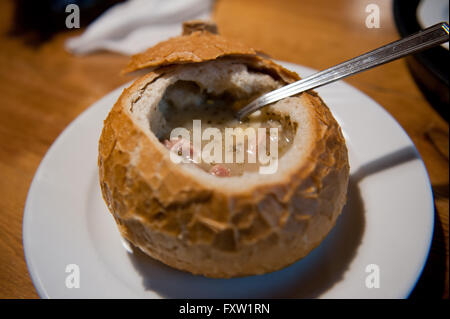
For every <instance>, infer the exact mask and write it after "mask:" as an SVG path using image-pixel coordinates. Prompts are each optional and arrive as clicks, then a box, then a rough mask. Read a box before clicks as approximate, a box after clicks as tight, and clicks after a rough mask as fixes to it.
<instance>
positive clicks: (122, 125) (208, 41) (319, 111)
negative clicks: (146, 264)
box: [98, 22, 349, 278]
mask: <svg viewBox="0 0 450 319" xmlns="http://www.w3.org/2000/svg"><path fill="white" fill-rule="evenodd" d="M214 30H215V29H214V28H210V27H208V26H206V27H205V25H204V24H202V23H199V22H195V23H187V24H185V32H184V34H183V35H182V36H179V37H175V38H172V39H169V40H167V41H165V42H162V43H159V44H158V45H156V46H155V47H153V48H150V49H148V50H147V51H146V52H143V53H141V54H138V55H136V56H133V58H132V59H131V62H130V64H129V65H128V67H127V68H126V71H127V72H131V71H137V70H141V71H144V72H145V74H143V75H142V76H140V77H139V78H138V79H137V80H136V81H135V82H134V83H133V84H132V85H131V86H130V87H128V88H127V89H125V90H124V91H123V93H122V95H121V96H120V97H119V99H118V101H117V102H116V103H115V105H114V106H113V108H112V110H111V111H110V113H109V114H108V116H107V118H106V120H105V121H104V127H103V130H102V134H101V137H100V141H99V157H98V166H99V178H100V186H101V190H102V194H103V198H104V200H105V202H106V204H107V206H108V208H109V211H110V212H111V214H112V215H113V217H114V219H115V220H116V223H117V226H118V229H119V231H120V233H121V234H122V236H123V237H124V238H126V239H127V240H128V241H130V242H131V243H132V244H133V245H134V246H136V247H138V248H140V249H141V250H142V251H143V252H144V253H146V254H148V255H149V256H151V257H153V258H155V259H157V260H159V261H161V262H163V263H165V264H167V265H169V266H171V267H174V268H176V269H179V270H183V271H188V272H190V273H193V274H199V275H204V276H207V277H214V278H230V277H238V276H248V275H256V274H264V273H268V272H272V271H275V270H279V269H282V268H284V267H286V266H288V265H290V264H292V263H294V262H296V261H297V260H299V259H301V258H303V257H305V256H306V255H307V254H308V253H309V252H310V251H311V250H312V249H314V248H315V247H317V246H318V245H319V244H320V242H321V241H322V240H323V239H324V238H325V237H326V235H327V234H328V233H329V231H330V230H331V229H332V228H333V226H334V225H335V223H336V220H337V218H338V216H339V214H340V213H341V211H342V208H343V206H344V204H345V202H346V196H347V186H348V178H349V163H348V156H347V148H346V144H345V140H344V138H343V135H342V132H341V129H340V127H339V125H338V123H337V122H336V120H335V119H334V118H333V116H332V114H331V112H330V111H329V109H328V107H327V106H326V105H325V104H324V102H323V101H322V100H321V98H320V97H319V96H318V95H317V94H316V93H315V92H313V91H309V92H305V93H302V94H299V95H297V96H294V97H290V98H286V99H283V100H281V101H279V102H277V103H275V104H273V105H271V106H268V107H266V108H265V109H264V111H263V115H264V119H270V120H276V121H278V123H281V126H282V129H283V130H288V131H289V130H290V132H291V133H292V134H291V139H290V144H289V145H287V147H286V148H285V149H284V152H283V154H282V156H280V157H279V159H278V165H277V169H276V172H275V173H273V174H260V172H259V171H255V170H253V171H252V170H249V171H246V170H245V169H244V170H243V171H239V172H238V173H237V174H236V175H232V176H227V177H221V176H220V174H218V175H214V174H211V173H210V172H208V171H206V170H205V169H202V168H201V167H199V165H196V164H185V163H175V162H174V161H173V160H172V158H171V154H172V152H171V151H170V150H169V149H168V148H167V147H166V146H167V145H166V146H165V145H164V144H163V143H162V137H163V136H164V135H165V134H167V130H168V127H167V123H168V122H170V121H169V120H168V119H167V114H168V113H167V112H166V113H165V111H164V108H163V107H162V105H166V104H167V103H166V102H167V101H169V102H170V104H171V105H172V107H173V108H172V109H171V111H170V112H171V113H173V114H175V113H176V112H183V110H184V109H183V107H184V106H183V107H178V105H175V104H177V103H178V104H183V103H184V104H186V103H188V104H189V103H190V104H193V105H194V106H190V107H194V108H195V107H196V106H198V105H200V104H204V101H207V100H208V99H216V100H215V101H217V100H220V99H222V98H224V96H226V98H227V99H229V100H227V101H228V102H230V101H231V102H230V103H225V106H223V107H225V108H227V107H228V108H229V111H230V112H231V111H234V110H231V108H233V107H234V108H239V107H240V106H243V103H241V102H242V101H247V100H249V99H251V98H252V97H254V96H257V95H259V94H262V93H264V92H266V91H270V90H272V89H274V88H277V87H279V86H282V85H285V84H287V83H291V82H293V81H296V80H298V79H299V77H298V75H297V74H295V73H294V72H291V71H289V70H286V69H284V68H283V67H281V66H279V65H277V64H276V63H274V62H272V61H271V60H269V59H267V58H265V57H262V56H260V55H259V54H258V53H257V52H256V50H254V49H252V48H248V47H246V46H244V45H242V44H239V43H237V42H234V41H231V40H228V39H226V38H224V37H222V36H220V35H218V34H214V33H213V32H214ZM177 96H178V98H177ZM180 97H181V98H180ZM192 101H200V102H198V103H194V102H192ZM191 102H192V103H191ZM214 103H215V102H214ZM214 103H213V104H214ZM214 105H215V104H214Z"/></svg>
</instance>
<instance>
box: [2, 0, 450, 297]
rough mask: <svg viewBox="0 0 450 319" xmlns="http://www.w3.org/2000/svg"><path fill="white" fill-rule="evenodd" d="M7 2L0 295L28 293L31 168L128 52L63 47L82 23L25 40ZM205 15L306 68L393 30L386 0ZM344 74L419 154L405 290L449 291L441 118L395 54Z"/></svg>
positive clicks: (267, 1)
mask: <svg viewBox="0 0 450 319" xmlns="http://www.w3.org/2000/svg"><path fill="white" fill-rule="evenodd" d="M369 3H375V4H377V5H379V7H380V12H381V20H380V28H379V29H376V28H373V29H368V28H366V26H365V19H366V16H367V14H368V13H366V12H365V7H366V5H367V4H369ZM13 9H14V2H13V1H7V0H2V1H0V37H1V38H0V177H1V178H0V298H37V297H38V295H37V293H36V291H35V289H34V287H33V284H32V282H31V279H30V276H29V273H28V270H27V267H26V263H25V259H24V253H23V246H22V215H23V209H24V204H25V200H26V196H27V192H28V188H29V186H30V183H31V181H32V178H33V176H34V173H35V171H36V169H37V167H38V165H39V163H40V161H41V159H42V158H43V156H44V154H45V153H46V151H47V150H48V148H49V147H50V145H51V144H52V143H53V141H54V140H55V139H56V137H57V136H58V135H59V134H60V133H61V132H62V130H63V129H64V128H65V127H66V126H67V125H68V124H69V123H70V122H71V121H73V120H74V119H75V118H76V117H77V115H79V114H80V113H81V112H82V111H83V110H85V109H86V108H87V107H89V106H90V105H91V104H92V103H93V102H95V101H96V100H98V99H99V98H101V97H102V96H103V95H105V94H107V93H108V92H110V91H111V90H113V89H115V88H116V87H118V86H119V85H121V84H123V83H125V82H127V81H129V80H131V77H129V76H121V75H119V72H120V70H121V69H122V68H123V67H124V66H125V64H126V63H127V60H128V58H127V57H124V56H121V55H118V54H114V53H108V52H99V53H95V54H91V55H88V56H82V57H80V56H73V55H71V54H69V53H67V52H66V51H65V50H64V41H65V40H66V39H67V38H68V37H70V36H73V35H76V34H78V33H80V32H82V31H83V30H78V31H64V32H61V33H58V34H56V35H55V36H53V37H52V38H50V39H48V40H46V41H44V42H41V43H38V44H36V43H33V44H30V43H29V41H28V40H29V39H28V37H27V36H25V35H17V34H14V33H12V32H11V30H12V26H13V25H14V16H13ZM81 14H82V13H81ZM214 18H215V20H216V22H217V24H218V26H219V30H220V32H221V33H222V34H223V35H225V36H228V37H231V38H234V39H238V40H240V41H242V42H244V43H247V44H248V45H250V46H253V47H255V48H259V49H261V50H262V51H264V52H266V53H267V54H269V55H270V56H272V57H273V58H276V59H279V60H284V61H288V62H294V63H298V64H302V65H305V66H308V67H312V68H315V69H324V68H326V67H329V66H332V65H334V64H337V63H339V62H342V61H343V60H345V59H348V58H350V57H353V56H356V55H358V54H360V53H363V52H365V51H368V50H370V49H373V48H375V47H377V46H380V45H382V44H385V43H387V42H390V41H393V40H396V39H397V38H398V33H397V31H396V29H395V25H394V21H393V17H392V4H391V2H390V1H386V0H379V1H376V0H370V1H365V0H345V1H344V0H340V1H325V0H302V1H299V0H283V1H276V0H247V1H242V0H224V1H218V2H216V5H215V8H214ZM346 81H347V82H348V83H350V84H351V85H353V86H355V87H356V88H358V89H359V90H361V91H362V92H364V93H365V94H367V95H369V96H370V97H371V98H373V99H374V100H375V101H377V102H378V103H379V104H381V105H382V106H383V107H384V108H385V109H386V110H387V111H388V112H389V113H390V114H391V115H392V116H393V117H394V118H395V119H396V120H397V121H398V122H399V123H400V125H401V126H402V127H403V128H404V129H405V130H406V132H407V133H408V135H409V136H410V137H411V139H412V140H413V141H414V144H415V145H416V147H417V148H418V150H419V152H420V154H421V156H422V157H423V160H424V162H425V165H426V168H427V170H428V173H429V176H430V179H431V183H432V187H433V193H434V198H435V208H436V213H435V214H436V223H435V232H434V238H433V243H432V247H431V252H430V256H429V259H428V262H427V265H426V267H425V269H424V272H423V275H422V277H421V279H420V280H419V282H418V285H417V286H416V289H415V290H414V292H413V294H412V297H413V298H448V272H449V271H448V269H449V268H448V267H449V266H448V243H449V240H448V224H449V221H448V214H449V200H448V198H449V192H448V188H449V186H448V185H449V162H448V158H449V157H448V124H447V123H446V122H445V121H444V120H443V119H442V118H441V117H439V115H438V114H437V113H436V112H435V111H434V110H433V109H432V107H431V106H430V105H429V103H428V102H427V101H426V99H425V98H424V96H423V95H422V93H421V92H420V91H419V89H418V87H417V85H416V84H415V82H414V81H413V79H412V77H411V75H410V73H409V72H408V69H407V66H406V63H405V61H404V60H400V61H396V62H393V63H390V64H387V65H385V66H382V67H379V68H376V69H374V70H371V71H368V72H364V73H362V74H359V75H356V76H353V77H351V78H349V79H348V80H346ZM399 236H401V234H399Z"/></svg>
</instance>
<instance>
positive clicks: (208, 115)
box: [159, 81, 296, 177]
mask: <svg viewBox="0 0 450 319" xmlns="http://www.w3.org/2000/svg"><path fill="white" fill-rule="evenodd" d="M252 98H254V97H252ZM252 98H246V99H236V98H235V97H233V96H231V95H230V94H227V93H225V94H222V95H220V96H212V95H208V94H205V93H203V92H199V88H198V87H197V86H196V85H195V83H192V82H183V81H179V82H177V83H176V84H174V85H172V86H171V87H169V88H168V89H167V91H166V94H165V96H164V98H163V99H162V101H161V102H160V105H159V108H160V110H161V111H162V113H163V115H164V121H165V123H164V125H163V127H164V129H163V130H162V131H161V132H159V138H160V141H161V142H162V143H163V144H164V145H165V146H166V147H167V148H168V149H169V150H171V151H173V152H175V153H177V154H178V155H180V156H183V157H184V158H185V159H187V161H188V162H190V163H192V164H193V165H197V166H198V167H200V168H201V169H203V170H205V171H206V172H209V173H211V174H213V175H216V176H219V177H226V176H240V175H242V174H243V173H244V172H255V171H257V170H258V169H259V167H260V166H264V165H267V162H266V163H261V161H260V156H262V155H265V158H266V159H267V158H269V157H271V156H272V157H273V156H276V157H277V159H279V158H281V157H282V156H283V154H284V153H285V152H286V151H287V150H288V149H289V147H290V146H291V145H292V140H293V137H294V134H295V130H296V126H295V125H293V124H292V123H291V122H290V121H289V118H281V117H280V116H278V115H276V114H274V113H270V112H260V111H259V112H257V113H255V114H253V115H251V116H250V117H249V118H247V119H245V120H243V121H239V120H237V119H236V118H235V115H234V114H235V109H236V108H238V107H239V106H242V105H243V104H246V103H247V102H249V100H251V99H252ZM194 120H195V121H194ZM198 120H200V122H198ZM199 124H200V126H201V127H200V126H199ZM175 128H185V129H186V130H187V132H189V134H188V137H187V138H186V137H181V136H178V135H176V136H174V135H172V137H171V133H172V132H173V129H175ZM209 128H215V129H218V131H217V130H215V133H217V132H220V134H218V135H217V134H215V135H206V137H205V136H203V137H204V139H202V140H201V142H200V145H201V149H196V148H195V147H194V142H193V136H194V134H195V131H196V130H197V132H198V130H200V132H201V134H202V135H203V133H206V132H211V130H209V131H206V132H205V130H207V129H209ZM236 128H240V129H242V131H240V130H236ZM271 128H272V130H270V129H271ZM274 129H275V130H274ZM227 130H228V131H227ZM271 131H272V132H271ZM275 131H276V133H275ZM227 132H228V135H227ZM230 132H231V133H230ZM263 132H264V133H265V134H262V133H263ZM230 142H231V143H230ZM208 144H209V147H210V148H209V152H207V154H215V156H214V157H213V158H212V159H211V158H209V159H208V158H207V159H206V160H205V158H203V156H201V157H200V158H201V159H200V160H198V159H199V156H198V155H203V154H205V153H201V152H202V151H203V150H205V149H206V148H207V147H208ZM197 145H198V144H197ZM271 145H272V147H273V148H272V150H274V148H275V147H276V152H273V154H272V152H271V148H270V146H271ZM211 146H213V148H211ZM183 147H184V152H183ZM218 148H221V156H218V155H217V154H216V153H215V152H216V151H217V149H218ZM186 150H187V151H186ZM199 152H200V153H201V154H199ZM226 152H229V153H228V155H229V157H228V160H227V157H226V155H225V154H226ZM259 152H264V154H261V155H260V154H258V153H259ZM196 155H197V156H196ZM219 155H220V154H219ZM230 156H231V157H230ZM230 158H231V159H232V161H231V162H230ZM196 159H197V160H196Z"/></svg>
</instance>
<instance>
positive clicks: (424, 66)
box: [394, 0, 449, 122]
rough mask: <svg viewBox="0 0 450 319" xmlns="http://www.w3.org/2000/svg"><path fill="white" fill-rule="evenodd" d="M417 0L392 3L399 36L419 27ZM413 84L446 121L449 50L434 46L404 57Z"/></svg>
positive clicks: (399, 0)
mask: <svg viewBox="0 0 450 319" xmlns="http://www.w3.org/2000/svg"><path fill="white" fill-rule="evenodd" d="M419 3H420V0H409V1H406V0H394V19H395V24H396V26H397V29H398V31H399V33H400V35H401V36H402V37H405V36H407V35H410V34H412V33H416V32H418V31H420V30H421V29H422V28H421V27H420V25H419V22H418V21H417V7H418V5H419ZM406 61H407V64H408V67H409V70H410V72H411V74H412V76H413V78H414V80H415V81H416V83H417V85H418V86H419V88H420V89H421V91H422V92H423V94H424V95H425V97H426V98H427V100H428V101H429V102H430V104H431V105H432V106H433V108H434V109H435V110H436V111H437V112H438V113H439V114H440V115H441V116H442V117H443V118H444V119H445V120H446V121H447V122H448V107H449V87H448V85H449V79H448V65H449V62H448V61H449V51H448V50H446V49H445V48H443V47H441V46H438V47H435V48H432V49H429V50H426V51H424V52H421V53H418V54H414V55H412V56H409V57H407V58H406Z"/></svg>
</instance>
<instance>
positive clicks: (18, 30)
mask: <svg viewBox="0 0 450 319" xmlns="http://www.w3.org/2000/svg"><path fill="white" fill-rule="evenodd" d="M122 1H123V0H39V1H29V0H16V1H15V12H14V24H13V28H12V30H11V32H10V34H11V35H15V36H24V37H25V38H26V40H27V43H28V44H31V45H39V44H41V43H42V42H44V41H46V40H48V39H50V38H51V37H52V36H53V35H54V34H55V33H57V32H59V31H62V30H72V29H67V27H66V18H67V16H68V15H70V12H66V6H68V5H69V4H76V5H78V7H79V8H80V26H81V27H83V26H86V25H88V24H89V23H90V22H91V21H93V20H94V19H95V18H97V17H98V16H99V15H100V14H102V13H103V12H104V11H105V10H106V9H108V8H109V7H111V6H113V5H115V4H117V3H119V2H122ZM75 30H76V29H75Z"/></svg>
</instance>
